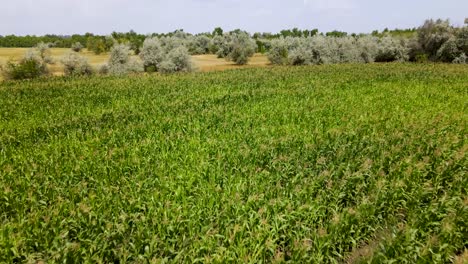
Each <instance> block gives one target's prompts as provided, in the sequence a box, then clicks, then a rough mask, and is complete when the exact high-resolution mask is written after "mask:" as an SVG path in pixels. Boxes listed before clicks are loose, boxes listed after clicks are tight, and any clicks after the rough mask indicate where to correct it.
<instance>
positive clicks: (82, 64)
mask: <svg viewBox="0 0 468 264" xmlns="http://www.w3.org/2000/svg"><path fill="white" fill-rule="evenodd" d="M61 62H62V64H63V66H64V69H65V75H68V76H70V75H71V76H79V75H91V74H93V68H92V67H91V65H89V63H88V59H86V58H85V57H83V56H80V55H79V54H78V53H77V52H74V51H72V52H70V53H68V54H66V55H65V56H64V57H63V58H62V60H61Z"/></svg>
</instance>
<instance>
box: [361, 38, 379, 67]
mask: <svg viewBox="0 0 468 264" xmlns="http://www.w3.org/2000/svg"><path fill="white" fill-rule="evenodd" d="M377 43H378V40H377V38H375V37H372V36H363V37H359V38H358V39H357V40H356V45H357V49H358V52H359V57H360V59H361V61H362V62H364V63H371V62H374V61H375V57H376V55H377V53H378V45H377Z"/></svg>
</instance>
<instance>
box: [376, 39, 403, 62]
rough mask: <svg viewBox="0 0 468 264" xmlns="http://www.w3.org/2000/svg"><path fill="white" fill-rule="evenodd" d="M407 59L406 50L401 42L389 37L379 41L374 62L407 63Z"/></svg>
mask: <svg viewBox="0 0 468 264" xmlns="http://www.w3.org/2000/svg"><path fill="white" fill-rule="evenodd" d="M408 58H409V56H408V49H407V48H406V45H405V44H404V42H403V40H399V39H396V38H393V37H390V36H386V37H383V38H382V39H380V41H379V47H378V51H377V55H376V57H375V61H376V62H392V61H407V60H408Z"/></svg>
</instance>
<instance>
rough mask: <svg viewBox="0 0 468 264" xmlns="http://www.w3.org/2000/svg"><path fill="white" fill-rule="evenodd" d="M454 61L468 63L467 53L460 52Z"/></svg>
mask: <svg viewBox="0 0 468 264" xmlns="http://www.w3.org/2000/svg"><path fill="white" fill-rule="evenodd" d="M452 62H453V63H456V64H467V63H468V57H467V56H466V54H465V53H462V54H460V56H458V57H456V58H455V59H454V60H453V61H452Z"/></svg>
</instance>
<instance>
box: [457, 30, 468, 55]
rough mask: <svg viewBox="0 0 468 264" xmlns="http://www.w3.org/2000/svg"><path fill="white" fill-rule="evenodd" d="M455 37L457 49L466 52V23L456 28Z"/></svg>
mask: <svg viewBox="0 0 468 264" xmlns="http://www.w3.org/2000/svg"><path fill="white" fill-rule="evenodd" d="M456 37H457V46H458V49H459V50H460V51H462V52H464V53H465V54H468V24H467V25H466V26H464V27H462V28H460V29H459V30H458V32H457V34H456Z"/></svg>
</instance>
